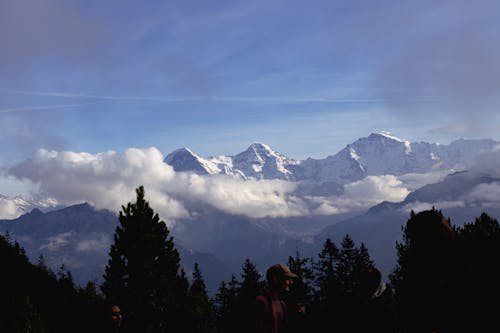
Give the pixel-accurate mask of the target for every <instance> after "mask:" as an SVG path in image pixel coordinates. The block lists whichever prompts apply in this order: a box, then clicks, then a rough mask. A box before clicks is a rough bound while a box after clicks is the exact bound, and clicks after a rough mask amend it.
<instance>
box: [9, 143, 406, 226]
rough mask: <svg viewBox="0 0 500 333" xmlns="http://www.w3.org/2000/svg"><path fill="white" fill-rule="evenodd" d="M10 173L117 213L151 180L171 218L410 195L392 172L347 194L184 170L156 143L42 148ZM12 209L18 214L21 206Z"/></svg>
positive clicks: (338, 208)
mask: <svg viewBox="0 0 500 333" xmlns="http://www.w3.org/2000/svg"><path fill="white" fill-rule="evenodd" d="M9 171H10V174H11V175H13V176H15V177H17V178H19V179H28V180H30V181H31V182H33V183H35V184H37V186H38V188H39V191H40V195H41V196H42V197H52V198H55V199H56V200H57V201H58V202H59V203H60V204H63V205H71V204H76V203H80V202H84V201H86V202H89V203H91V204H92V205H94V206H95V207H96V208H97V209H102V208H106V209H109V210H111V211H115V212H118V211H119V210H120V209H121V205H124V204H126V203H127V202H129V201H134V200H135V189H136V188H137V187H139V186H140V185H144V188H145V190H146V199H147V200H148V201H150V203H151V206H152V207H153V208H154V209H155V211H157V212H158V213H159V215H160V217H161V218H162V219H164V220H165V221H167V222H169V223H172V222H173V221H175V220H176V219H179V218H186V217H189V216H190V214H191V212H190V208H188V207H196V203H201V204H207V205H210V206H212V207H215V208H217V209H220V210H222V211H225V212H228V213H231V214H242V215H246V216H249V217H254V218H261V217H290V216H305V215H310V214H338V213H342V212H346V211H351V210H358V209H364V208H368V207H370V206H371V205H374V204H377V203H379V202H380V201H384V200H387V201H400V200H403V199H404V197H405V196H406V195H407V194H408V193H409V190H408V189H407V188H406V187H405V185H404V183H403V182H402V181H401V180H399V179H397V178H396V177H394V176H389V175H386V176H370V177H367V178H365V179H363V180H360V181H357V182H354V183H351V184H347V185H346V186H345V188H344V190H345V191H344V194H342V195H340V196H332V197H298V196H297V195H295V194H294V191H295V189H296V187H297V183H293V182H287V181H281V180H259V181H255V180H247V181H243V180H239V179H235V178H231V177H225V176H200V175H196V174H191V173H176V172H175V171H174V170H173V169H172V167H170V166H169V165H167V164H165V163H164V162H163V156H162V154H161V153H160V151H159V150H158V149H156V148H147V149H136V148H130V149H127V150H126V151H124V152H123V153H118V152H114V151H107V152H103V153H98V154H89V153H75V152H70V151H62V152H58V151H48V150H43V149H41V150H39V151H38V152H37V153H36V154H35V155H34V156H33V157H32V158H30V159H27V160H25V161H24V162H22V163H19V164H17V165H16V166H14V167H12V168H11V169H10V170H9ZM9 214H10V215H9V216H14V215H15V214H16V212H15V211H14V207H11V211H10V213H9Z"/></svg>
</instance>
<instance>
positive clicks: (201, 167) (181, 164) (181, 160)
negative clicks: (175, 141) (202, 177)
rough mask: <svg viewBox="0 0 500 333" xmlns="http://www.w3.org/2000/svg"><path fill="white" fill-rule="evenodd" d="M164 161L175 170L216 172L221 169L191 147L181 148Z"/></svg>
mask: <svg viewBox="0 0 500 333" xmlns="http://www.w3.org/2000/svg"><path fill="white" fill-rule="evenodd" d="M164 162H165V163H167V164H169V165H170V166H172V167H173V168H174V170H175V171H179V172H182V171H193V172H196V173H198V174H214V173H219V172H220V170H219V168H218V167H217V165H216V164H214V163H213V162H211V161H208V160H206V159H204V158H202V157H200V156H198V155H197V154H196V153H194V152H193V151H191V150H190V149H189V148H180V149H177V150H175V151H173V152H172V153H170V154H168V155H167V157H165V159H164Z"/></svg>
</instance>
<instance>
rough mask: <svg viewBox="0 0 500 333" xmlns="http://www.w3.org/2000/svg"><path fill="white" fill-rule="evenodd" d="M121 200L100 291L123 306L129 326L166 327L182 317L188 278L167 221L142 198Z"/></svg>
mask: <svg viewBox="0 0 500 333" xmlns="http://www.w3.org/2000/svg"><path fill="white" fill-rule="evenodd" d="M136 193H137V200H136V202H135V203H128V204H127V206H126V207H124V206H122V210H123V211H121V212H120V216H119V221H120V224H119V225H118V226H117V228H116V231H115V235H114V244H113V245H112V246H111V249H110V259H109V262H108V265H107V266H106V269H105V274H104V283H103V286H102V291H103V293H104V295H105V296H106V298H107V299H108V300H109V301H110V302H114V303H116V304H118V305H119V306H120V307H121V308H122V309H123V310H124V312H125V318H124V320H127V324H128V325H129V327H130V329H131V330H133V331H137V332H138V331H141V332H164V331H172V330H175V329H180V328H181V327H182V326H183V324H184V323H182V318H184V317H185V316H184V313H185V309H184V308H183V305H185V304H186V297H187V287H188V286H187V283H186V281H187V279H186V277H185V276H184V274H183V272H182V271H181V269H180V256H179V253H178V251H177V250H176V249H175V246H174V241H173V238H172V237H169V230H168V228H167V226H166V224H165V222H163V221H160V218H159V216H158V214H156V213H155V212H154V211H153V209H152V208H151V207H150V206H149V203H148V202H147V201H146V200H145V199H144V195H145V194H144V188H143V187H142V186H141V187H139V188H138V189H137V190H136Z"/></svg>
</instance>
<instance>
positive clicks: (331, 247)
mask: <svg viewBox="0 0 500 333" xmlns="http://www.w3.org/2000/svg"><path fill="white" fill-rule="evenodd" d="M338 256H339V249H338V248H337V246H336V245H335V243H333V242H332V241H331V240H330V238H328V239H326V241H325V243H324V244H323V248H322V249H321V252H320V253H319V254H318V258H319V259H318V261H317V263H316V265H315V266H314V270H315V272H316V274H315V275H316V287H317V290H316V298H317V301H319V302H320V303H328V301H330V300H333V299H334V298H335V294H336V291H337V290H338V278H337V272H336V269H335V266H336V262H337V260H338Z"/></svg>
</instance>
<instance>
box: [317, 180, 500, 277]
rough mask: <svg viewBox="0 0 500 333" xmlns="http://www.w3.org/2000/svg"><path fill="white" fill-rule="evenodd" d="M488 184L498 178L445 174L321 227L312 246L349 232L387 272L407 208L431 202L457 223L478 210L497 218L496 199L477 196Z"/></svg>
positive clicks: (494, 185) (499, 208)
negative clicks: (402, 195)
mask: <svg viewBox="0 0 500 333" xmlns="http://www.w3.org/2000/svg"><path fill="white" fill-rule="evenodd" d="M491 188H497V189H500V178H498V177H492V176H486V175H484V174H480V173H474V172H457V173H454V174H452V175H448V176H447V177H446V178H445V179H444V180H443V181H440V182H438V183H435V184H428V185H425V186H423V187H422V188H420V189H417V190H415V191H414V192H412V193H410V194H409V195H408V196H407V197H406V199H405V200H403V201H401V202H398V203H390V202H383V203H380V204H378V205H376V206H374V207H372V208H370V209H369V210H368V211H367V212H366V213H364V214H361V215H359V216H355V217H353V218H349V219H346V220H344V221H342V222H340V223H337V224H334V225H331V226H328V227H326V228H324V229H323V230H322V231H320V232H319V233H318V234H317V235H316V237H315V241H314V243H315V246H316V250H317V249H319V246H320V245H321V244H322V243H323V242H324V240H325V239H326V238H330V239H331V240H332V241H335V242H336V243H340V241H341V239H342V237H344V235H345V234H349V235H350V236H351V237H352V238H353V239H354V240H355V241H356V242H364V243H365V245H366V246H367V248H368V250H369V252H370V255H371V256H372V257H373V259H374V260H375V262H376V264H377V265H378V266H379V267H380V268H381V271H382V272H384V274H388V273H389V272H391V271H392V269H393V268H394V266H395V264H396V259H397V256H396V249H395V244H396V241H401V239H402V230H401V228H402V226H404V225H405V224H406V221H407V220H408V218H409V217H410V210H414V211H415V212H419V211H421V210H425V209H430V208H431V207H432V206H435V208H436V209H440V210H441V211H442V212H443V214H444V216H445V217H448V218H450V219H451V223H452V224H453V225H457V226H461V225H463V224H464V223H466V222H473V221H474V219H475V218H476V217H479V216H480V215H481V213H482V212H485V213H487V214H489V215H490V216H491V217H493V218H496V219H499V218H500V201H499V200H498V199H495V198H493V197H492V198H491V199H490V200H492V201H488V200H486V199H485V197H483V200H482V201H481V200H478V199H477V193H478V192H481V191H483V192H484V194H485V195H487V194H488V193H486V192H487V190H488V189H491ZM492 194H493V193H490V196H491V195H492Z"/></svg>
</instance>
